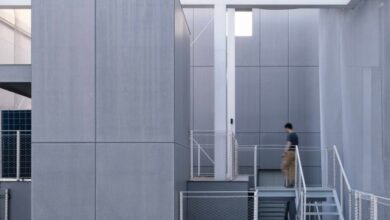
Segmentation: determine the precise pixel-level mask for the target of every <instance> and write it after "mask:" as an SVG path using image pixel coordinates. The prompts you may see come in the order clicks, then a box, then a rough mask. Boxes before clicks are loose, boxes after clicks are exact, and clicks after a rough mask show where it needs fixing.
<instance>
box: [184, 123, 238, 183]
mask: <svg viewBox="0 0 390 220" xmlns="http://www.w3.org/2000/svg"><path fill="white" fill-rule="evenodd" d="M195 132H196V134H195ZM195 135H196V137H195ZM216 135H218V136H223V137H226V180H233V179H234V178H235V177H236V176H237V175H238V142H237V139H236V137H235V134H234V132H232V131H228V132H226V131H193V130H191V131H190V157H191V158H190V175H191V179H194V178H195V177H214V176H215V157H214V149H215V143H214V141H215V137H216ZM201 137H202V138H201ZM204 137H206V138H204ZM197 138H200V139H199V140H200V141H198V139H197ZM205 140H206V143H204V142H205ZM203 158H204V159H205V160H204V159H203ZM210 166H211V168H210V169H209V170H210V172H208V173H202V172H201V171H202V167H203V169H205V168H206V167H210ZM195 169H196V170H195Z"/></svg>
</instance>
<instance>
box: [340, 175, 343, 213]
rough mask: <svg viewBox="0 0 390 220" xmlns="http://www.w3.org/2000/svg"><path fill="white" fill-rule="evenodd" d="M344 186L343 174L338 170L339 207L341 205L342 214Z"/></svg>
mask: <svg viewBox="0 0 390 220" xmlns="http://www.w3.org/2000/svg"><path fill="white" fill-rule="evenodd" d="M343 198H344V184H343V173H342V172H341V170H340V205H341V213H343V214H344V211H343V210H344V201H343V200H344V199H343Z"/></svg>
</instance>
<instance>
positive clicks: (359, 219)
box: [324, 145, 390, 220]
mask: <svg viewBox="0 0 390 220" xmlns="http://www.w3.org/2000/svg"><path fill="white" fill-rule="evenodd" d="M324 150H325V152H326V153H325V155H324V157H325V164H326V168H328V169H327V171H326V172H327V175H326V176H327V178H326V183H325V184H326V185H327V186H328V187H331V188H333V189H334V191H335V193H336V195H337V197H338V200H339V202H340V208H341V212H342V214H343V216H344V219H348V220H384V219H390V198H385V197H381V196H377V195H374V194H372V193H366V192H362V191H360V190H355V189H353V188H351V185H350V183H349V181H348V178H347V175H346V172H345V169H344V166H343V164H342V161H341V157H340V154H339V152H338V150H337V147H336V146H335V145H334V146H333V147H332V148H325V149H324Z"/></svg>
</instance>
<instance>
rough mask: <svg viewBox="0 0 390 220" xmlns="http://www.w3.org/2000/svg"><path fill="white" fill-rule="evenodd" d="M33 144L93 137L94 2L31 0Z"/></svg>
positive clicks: (89, 139) (82, 140)
mask: <svg viewBox="0 0 390 220" xmlns="http://www.w3.org/2000/svg"><path fill="white" fill-rule="evenodd" d="M32 4H33V5H34V10H33V12H32V26H33V27H34V31H33V32H34V38H33V40H32V51H33V53H32V63H34V65H32V72H33V74H32V81H33V84H34V86H33V87H32V96H33V97H34V112H33V115H32V130H34V132H33V136H32V139H33V142H46V141H49V142H54V141H57V142H67V141H76V142H90V141H93V140H94V139H95V114H94V112H95V110H94V107H95V101H94V100H95V83H94V81H95V41H94V39H95V0H85V1H78V0H58V1H47V0H33V2H32Z"/></svg>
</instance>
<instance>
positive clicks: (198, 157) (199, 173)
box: [197, 144, 200, 177]
mask: <svg viewBox="0 0 390 220" xmlns="http://www.w3.org/2000/svg"><path fill="white" fill-rule="evenodd" d="M197 146H198V177H200V145H199V144H197Z"/></svg>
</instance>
